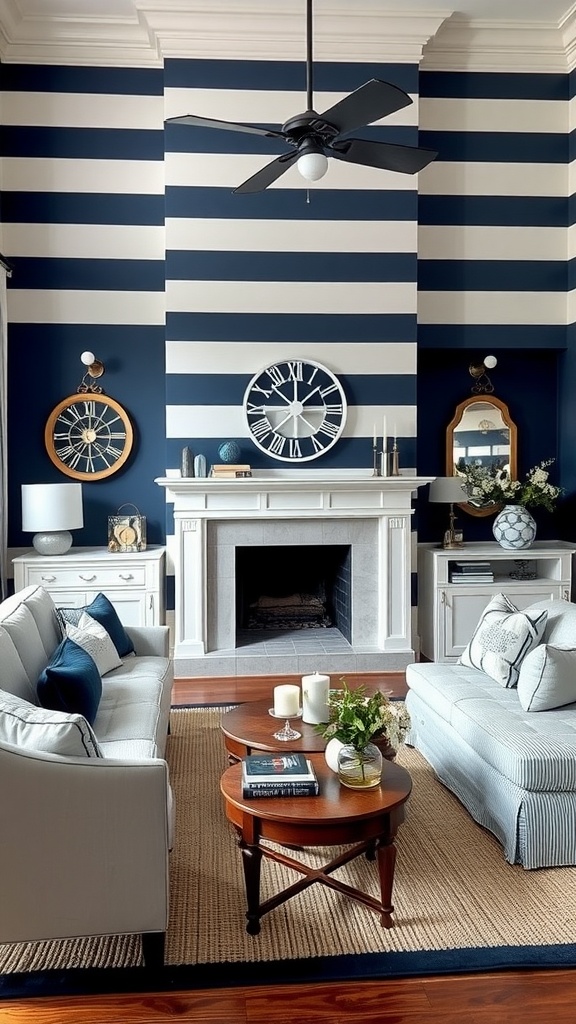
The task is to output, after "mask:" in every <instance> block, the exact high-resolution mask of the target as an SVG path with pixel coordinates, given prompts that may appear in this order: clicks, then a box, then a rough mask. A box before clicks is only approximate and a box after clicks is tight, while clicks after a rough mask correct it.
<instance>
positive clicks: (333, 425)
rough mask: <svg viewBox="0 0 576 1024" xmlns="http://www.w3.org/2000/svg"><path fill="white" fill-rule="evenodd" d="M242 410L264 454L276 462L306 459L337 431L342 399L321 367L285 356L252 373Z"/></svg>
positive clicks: (340, 424)
mask: <svg viewBox="0 0 576 1024" xmlns="http://www.w3.org/2000/svg"><path fill="white" fill-rule="evenodd" d="M244 415H245V417H246V422H247V424H248V430H249V432H250V437H251V438H252V440H253V441H254V444H255V445H256V446H257V447H258V448H260V450H261V451H263V452H265V453H266V455H270V456H271V457H272V458H273V459H279V460H280V461H281V462H310V460H311V459H317V458H319V456H320V455H323V454H324V453H325V452H327V451H329V450H330V448H332V447H333V446H334V445H335V444H336V442H337V440H338V438H339V437H340V436H341V434H342V431H343V430H344V424H345V422H346V398H345V395H344V391H343V389H342V385H341V384H340V382H339V381H338V379H337V378H336V377H335V376H334V374H333V373H331V372H330V370H327V369H326V367H325V366H321V365H320V363H314V362H310V360H306V361H305V362H304V361H303V362H300V361H298V360H291V359H287V360H285V361H284V362H279V363H273V364H272V365H271V366H268V367H266V369H265V370H261V371H260V373H257V374H256V376H255V377H253V378H252V380H251V381H250V383H249V385H248V387H247V388H246V393H245V395H244Z"/></svg>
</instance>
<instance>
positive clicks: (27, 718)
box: [0, 692, 103, 757]
mask: <svg viewBox="0 0 576 1024" xmlns="http://www.w3.org/2000/svg"><path fill="white" fill-rule="evenodd" d="M0 741H2V742H3V743H11V744H12V746H14V747H23V748H24V749H26V750H41V751H43V752H44V753H45V754H60V755H61V756H63V757H103V754H102V751H101V749H100V746H99V744H98V741H97V739H96V737H95V735H94V733H93V732H92V729H91V727H90V725H89V724H88V722H87V721H86V719H85V718H84V716H83V715H74V714H67V713H66V712H64V711H51V710H48V708H39V707H37V705H36V704H30V702H29V701H27V700H24V699H23V698H22V697H16V696H14V695H13V694H11V693H4V692H0Z"/></svg>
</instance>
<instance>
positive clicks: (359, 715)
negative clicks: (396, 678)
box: [316, 679, 410, 750]
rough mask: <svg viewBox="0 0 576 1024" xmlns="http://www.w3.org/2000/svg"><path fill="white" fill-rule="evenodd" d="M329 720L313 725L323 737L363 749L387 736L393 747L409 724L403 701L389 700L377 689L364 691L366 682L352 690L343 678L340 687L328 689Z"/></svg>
mask: <svg viewBox="0 0 576 1024" xmlns="http://www.w3.org/2000/svg"><path fill="white" fill-rule="evenodd" d="M328 709H329V712H330V718H329V721H328V722H326V723H322V724H320V725H317V726H316V729H317V731H318V732H319V733H320V734H321V735H322V736H324V738H325V739H332V738H333V737H336V739H338V740H340V742H341V743H349V744H350V745H351V746H353V747H354V748H355V749H356V750H363V749H364V747H365V746H366V744H367V743H370V741H371V740H373V739H378V738H379V737H381V736H387V738H388V741H389V742H390V743H391V744H392V746H393V747H398V746H400V743H402V741H403V739H404V737H405V735H406V733H407V732H408V729H409V728H410V715H409V714H408V711H407V710H406V708H405V706H404V704H403V702H401V701H391V700H390V698H389V697H388V696H387V695H386V694H385V693H382V692H381V691H380V690H377V691H376V692H375V693H373V694H371V695H369V696H368V695H367V694H366V687H365V686H357V687H355V689H353V690H351V689H350V688H349V686H348V684H347V683H346V680H345V679H342V689H341V690H331V691H330V695H329V698H328Z"/></svg>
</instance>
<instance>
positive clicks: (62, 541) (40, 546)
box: [32, 530, 72, 555]
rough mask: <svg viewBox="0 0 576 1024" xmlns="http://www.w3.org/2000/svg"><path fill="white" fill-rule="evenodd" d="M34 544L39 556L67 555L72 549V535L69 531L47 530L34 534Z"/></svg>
mask: <svg viewBox="0 0 576 1024" xmlns="http://www.w3.org/2000/svg"><path fill="white" fill-rule="evenodd" d="M32 544H33V545H34V548H35V550H36V551H37V552H38V554H39V555H65V554H66V552H67V551H69V550H70V548H71V547H72V534H71V533H70V531H69V530H45V531H44V533H35V534H34V536H33V538H32Z"/></svg>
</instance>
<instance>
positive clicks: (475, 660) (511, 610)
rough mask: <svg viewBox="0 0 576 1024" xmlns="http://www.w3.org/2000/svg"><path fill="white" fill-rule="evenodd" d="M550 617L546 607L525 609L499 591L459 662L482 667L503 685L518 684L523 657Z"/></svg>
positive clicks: (540, 636) (486, 609) (538, 640)
mask: <svg viewBox="0 0 576 1024" xmlns="http://www.w3.org/2000/svg"><path fill="white" fill-rule="evenodd" d="M547 618H548V612H547V611H546V610H544V609H543V608H527V609H526V610H525V611H523V612H521V611H518V608H516V606H515V605H513V604H512V602H511V601H509V600H508V598H507V597H506V595H505V594H496V595H495V596H494V597H493V598H492V600H491V601H490V603H489V604H488V605H487V606H486V608H485V609H484V611H483V612H482V615H481V616H480V621H479V623H478V625H477V626H476V629H475V630H474V636H473V637H472V639H471V641H470V643H469V644H468V646H467V648H466V649H465V650H464V651H463V652H462V656H461V658H460V659H459V663H460V664H461V665H467V666H468V667H469V668H479V669H481V671H482V672H485V673H486V675H487V676H490V678H491V679H495V680H496V682H497V683H500V684H501V685H502V686H506V687H509V686H516V683H517V682H518V675H519V672H520V666H521V664H522V661H523V659H524V658H525V657H526V655H527V654H528V652H529V651H531V650H532V648H533V647H536V645H537V644H538V643H540V640H541V639H542V635H543V633H544V628H545V626H546V620H547Z"/></svg>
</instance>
